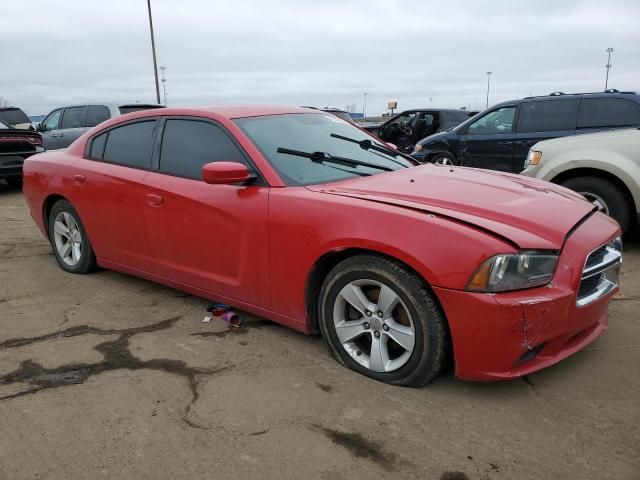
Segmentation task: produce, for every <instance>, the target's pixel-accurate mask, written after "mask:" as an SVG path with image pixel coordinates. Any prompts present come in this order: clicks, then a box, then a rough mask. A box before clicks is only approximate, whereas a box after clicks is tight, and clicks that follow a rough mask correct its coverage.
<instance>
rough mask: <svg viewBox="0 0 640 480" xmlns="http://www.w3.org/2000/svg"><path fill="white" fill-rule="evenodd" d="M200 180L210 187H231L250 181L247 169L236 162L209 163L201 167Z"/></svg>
mask: <svg viewBox="0 0 640 480" xmlns="http://www.w3.org/2000/svg"><path fill="white" fill-rule="evenodd" d="M202 178H203V179H204V181H205V182H207V183H210V184H212V185H221V184H225V185H232V184H234V183H241V182H246V181H247V180H250V179H251V178H252V177H251V175H250V174H249V169H248V168H247V166H246V165H243V164H242V163H238V162H211V163H207V164H205V165H203V166H202Z"/></svg>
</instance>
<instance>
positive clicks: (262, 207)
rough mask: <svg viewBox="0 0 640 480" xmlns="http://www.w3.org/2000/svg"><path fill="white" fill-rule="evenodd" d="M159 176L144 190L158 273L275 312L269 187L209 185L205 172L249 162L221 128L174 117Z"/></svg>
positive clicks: (167, 126) (164, 140) (153, 174)
mask: <svg viewBox="0 0 640 480" xmlns="http://www.w3.org/2000/svg"><path fill="white" fill-rule="evenodd" d="M161 135H162V139H161V142H160V153H159V155H158V158H157V159H156V160H154V161H155V162H157V171H152V172H149V174H148V175H147V176H146V177H145V179H144V184H145V187H146V188H145V190H146V192H145V205H144V209H145V222H146V226H147V235H148V238H149V242H150V244H151V252H152V255H153V257H154V260H155V264H156V273H157V274H158V275H160V276H162V277H165V278H168V279H171V280H173V281H177V282H180V283H182V284H185V285H190V286H193V287H197V288H199V289H202V290H205V291H207V292H212V293H214V294H218V295H223V296H225V297H226V298H230V299H236V300H240V301H243V302H248V303H252V304H255V305H269V303H270V290H269V269H268V267H269V250H268V244H269V242H268V240H267V239H268V238H269V228H268V224H269V210H268V206H269V187H267V186H265V185H264V183H263V182H261V181H258V182H254V183H253V184H251V185H210V184H208V183H205V182H204V181H203V180H202V166H203V165H205V164H206V163H210V162H215V161H228V162H240V163H244V164H246V165H247V166H248V168H249V170H250V171H255V169H254V168H253V167H252V166H251V165H250V162H248V161H247V159H246V157H245V155H244V154H243V153H242V151H241V150H240V148H239V147H238V146H237V145H236V143H235V142H234V141H233V140H232V138H231V137H230V136H229V135H228V134H227V133H226V131H225V130H223V129H222V128H221V127H220V126H218V125H217V124H215V123H213V122H211V121H209V120H205V119H197V118H189V119H185V118H168V119H167V120H166V121H165V123H164V128H163V131H162V133H161Z"/></svg>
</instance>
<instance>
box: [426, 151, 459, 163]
mask: <svg viewBox="0 0 640 480" xmlns="http://www.w3.org/2000/svg"><path fill="white" fill-rule="evenodd" d="M431 163H439V164H442V165H457V164H458V162H457V161H456V159H455V157H454V156H453V154H451V153H436V154H435V155H434V156H433V157H432V158H431Z"/></svg>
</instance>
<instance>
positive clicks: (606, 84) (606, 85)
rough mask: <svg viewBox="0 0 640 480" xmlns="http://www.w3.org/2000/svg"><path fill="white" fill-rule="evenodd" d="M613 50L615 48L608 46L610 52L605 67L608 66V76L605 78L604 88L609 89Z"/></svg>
mask: <svg viewBox="0 0 640 480" xmlns="http://www.w3.org/2000/svg"><path fill="white" fill-rule="evenodd" d="M611 52H613V48H611V47H609V48H607V53H608V55H609V56H608V58H607V64H606V65H605V67H606V68H607V76H606V77H605V79H604V89H605V90H607V87H608V86H609V69H610V68H611Z"/></svg>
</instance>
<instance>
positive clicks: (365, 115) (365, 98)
mask: <svg viewBox="0 0 640 480" xmlns="http://www.w3.org/2000/svg"><path fill="white" fill-rule="evenodd" d="M362 118H363V119H364V120H366V119H367V92H364V103H363V104H362Z"/></svg>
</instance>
